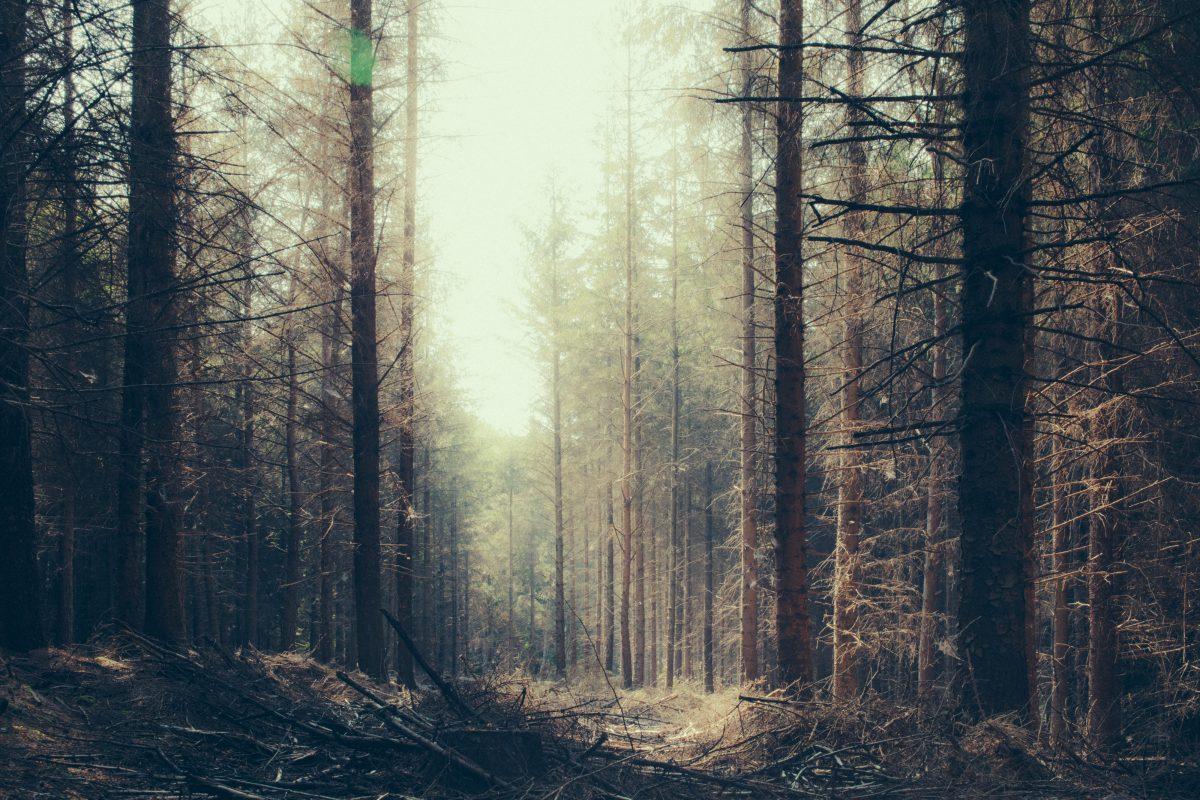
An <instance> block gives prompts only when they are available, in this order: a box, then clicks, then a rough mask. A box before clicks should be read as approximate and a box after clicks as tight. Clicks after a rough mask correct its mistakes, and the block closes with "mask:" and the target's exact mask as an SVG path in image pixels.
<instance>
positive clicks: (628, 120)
mask: <svg viewBox="0 0 1200 800" xmlns="http://www.w3.org/2000/svg"><path fill="white" fill-rule="evenodd" d="M626 57H627V59H628V58H629V55H628V53H627V54H626ZM626 72H627V74H626V86H625V128H626V134H625V331H624V334H625V336H624V338H625V358H624V361H623V362H622V373H623V375H622V379H623V380H622V384H621V411H622V429H621V452H622V456H623V461H622V469H621V534H622V544H621V561H622V567H623V569H622V571H621V686H622V688H624V689H632V688H633V645H632V642H631V641H630V628H629V623H630V614H629V611H630V609H629V603H630V596H629V590H630V583H631V581H632V578H633V575H632V572H633V382H634V379H635V376H634V371H633V370H634V367H633V351H634V337H635V334H634V330H633V324H634V321H633V290H634V287H633V274H634V268H633V88H632V86H631V85H630V81H631V80H632V78H631V77H630V76H629V75H628V65H627V70H626Z"/></svg>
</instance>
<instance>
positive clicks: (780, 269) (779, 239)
mask: <svg viewBox="0 0 1200 800" xmlns="http://www.w3.org/2000/svg"><path fill="white" fill-rule="evenodd" d="M803 29H804V9H803V5H802V2H801V0H783V2H782V3H781V6H780V16H779V43H780V45H781V46H782V48H783V49H781V50H780V52H779V93H780V96H782V97H800V96H802V95H803V78H804V73H803V70H804V66H803V57H802V55H801V50H800V48H799V46H798V45H799V44H800V42H801V41H802V40H803ZM778 119H779V122H778V125H779V128H778V148H777V155H776V177H775V208H776V217H777V219H776V223H775V225H776V227H775V404H776V407H775V515H776V519H775V551H776V555H775V568H776V570H777V576H776V589H775V591H776V607H775V618H776V629H777V631H778V636H779V674H780V678H781V681H782V683H784V684H785V685H798V686H806V685H807V684H809V683H811V682H812V678H813V667H812V640H811V632H810V631H811V622H810V620H809V613H808V533H807V530H806V527H805V508H804V507H805V485H804V482H805V474H806V470H805V408H804V275H803V270H804V260H803V253H802V245H803V231H804V211H803V202H802V200H801V197H800V196H801V194H802V193H803V192H804V172H803V148H802V142H801V120H802V119H803V112H802V109H801V107H800V106H799V105H798V104H796V103H789V102H783V103H780V104H779V108H778ZM706 602H707V601H706Z"/></svg>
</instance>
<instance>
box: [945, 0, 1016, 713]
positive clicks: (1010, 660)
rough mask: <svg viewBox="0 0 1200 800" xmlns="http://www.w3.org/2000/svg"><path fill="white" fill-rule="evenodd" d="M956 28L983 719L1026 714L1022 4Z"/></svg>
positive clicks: (970, 660) (970, 13)
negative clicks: (961, 35)
mask: <svg viewBox="0 0 1200 800" xmlns="http://www.w3.org/2000/svg"><path fill="white" fill-rule="evenodd" d="M964 31H965V37H966V39H965V43H964V45H965V46H964V56H963V80H964V85H963V90H964V98H965V100H964V115H963V153H964V158H965V171H964V184H963V201H962V207H961V212H960V213H961V219H962V229H963V260H964V265H963V283H962V315H963V319H962V331H963V353H964V354H965V355H964V365H963V368H962V389H961V391H962V405H961V412H960V419H961V424H960V427H959V430H960V431H961V435H960V444H961V448H962V472H961V475H960V478H959V499H958V505H959V516H960V518H961V520H962V574H961V599H960V603H959V620H960V624H961V626H962V631H961V635H960V641H961V643H962V651H963V657H964V660H965V663H966V666H967V669H968V670H969V673H968V681H967V686H966V690H965V695H964V697H963V703H964V705H965V706H967V707H973V708H976V709H977V710H978V713H980V714H982V715H984V716H987V715H992V714H999V713H1004V712H1012V711H1016V712H1018V713H1025V712H1026V711H1027V710H1028V708H1029V699H1030V698H1029V684H1028V681H1027V675H1028V673H1027V657H1026V629H1025V621H1026V614H1027V613H1028V611H1029V609H1027V608H1026V597H1025V579H1026V567H1025V560H1026V555H1027V550H1028V544H1027V542H1025V541H1024V540H1023V539H1024V535H1025V533H1026V532H1027V529H1026V526H1025V525H1024V524H1023V522H1022V519H1021V517H1022V511H1023V504H1022V491H1023V488H1024V479H1023V477H1022V472H1023V470H1024V469H1025V464H1026V458H1027V454H1026V453H1025V452H1024V449H1025V437H1024V435H1023V433H1022V428H1023V425H1024V415H1025V382H1024V377H1023V375H1024V366H1025V355H1026V354H1025V322H1026V316H1025V312H1026V302H1027V294H1028V292H1027V289H1026V281H1027V280H1028V279H1027V277H1026V270H1025V267H1024V264H1023V260H1024V258H1025V253H1024V250H1025V230H1024V226H1025V210H1026V204H1027V193H1028V185H1027V183H1026V176H1025V175H1024V167H1025V137H1026V135H1027V131H1026V128H1027V125H1028V102H1029V97H1028V88H1027V87H1028V84H1027V78H1028V71H1029V58H1030V55H1029V4H1028V2H1027V0H1003V2H970V3H967V4H965V6H964Z"/></svg>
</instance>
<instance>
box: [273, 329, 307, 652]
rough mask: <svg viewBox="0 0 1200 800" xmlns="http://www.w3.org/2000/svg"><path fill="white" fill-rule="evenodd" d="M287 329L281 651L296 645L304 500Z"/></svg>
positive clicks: (293, 355)
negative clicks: (284, 523) (284, 567)
mask: <svg viewBox="0 0 1200 800" xmlns="http://www.w3.org/2000/svg"><path fill="white" fill-rule="evenodd" d="M290 327H291V326H290V325H289V330H288V332H287V337H288V340H287V365H288V394H287V419H285V420H284V451H285V457H286V465H285V470H286V472H287V486H288V536H287V556H286V558H287V562H286V575H285V578H284V581H285V582H284V587H283V615H282V618H281V620H280V630H281V639H280V643H279V647H280V649H281V650H291V649H292V647H293V646H294V645H295V644H296V625H297V622H298V616H299V611H300V537H301V535H302V527H301V526H302V523H301V521H300V515H301V514H302V513H303V507H304V502H303V498H302V496H301V493H300V467H299V464H298V458H297V454H296V425H297V420H296V414H297V411H298V409H297V406H298V400H299V386H298V385H297V377H296V345H295V342H293V341H292V335H293V333H292V331H291V330H290Z"/></svg>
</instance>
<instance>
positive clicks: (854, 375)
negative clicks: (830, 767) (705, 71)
mask: <svg viewBox="0 0 1200 800" xmlns="http://www.w3.org/2000/svg"><path fill="white" fill-rule="evenodd" d="M845 25H846V45H847V47H848V49H847V50H846V86H847V93H848V94H849V96H851V97H860V96H862V95H863V71H864V70H865V69H866V65H865V64H864V60H863V53H862V50H861V46H862V31H861V28H862V4H861V3H860V2H859V0H847V2H846V20H845ZM864 118H865V115H864V114H863V112H862V109H861V108H860V107H859V106H858V105H854V104H849V105H847V106H846V130H847V131H849V132H850V133H851V134H853V133H855V132H856V131H858V130H860V129H861V125H862V123H863V122H864ZM846 169H847V172H848V175H847V177H846V183H847V186H848V188H849V200H850V202H852V203H859V204H861V203H865V202H867V176H866V172H867V151H866V148H865V147H864V146H863V143H862V142H861V141H854V142H849V143H848V144H847V145H846ZM863 213H864V212H862V211H858V212H851V213H849V214H847V215H846V217H845V222H844V225H845V228H846V234H845V236H846V238H847V239H859V238H861V237H862V234H863V231H864V230H865V228H866V225H865V220H864V219H863ZM843 257H844V259H845V262H846V303H845V311H844V312H843V323H844V330H843V342H842V376H841V377H842V392H841V394H842V397H841V401H842V409H841V411H842V432H841V433H842V437H841V438H842V445H843V450H842V464H841V470H840V474H839V476H838V508H837V533H836V536H837V544H836V549H835V561H836V570H835V571H836V574H835V577H834V590H833V696H834V698H835V699H837V700H846V699H849V698H851V697H853V696H855V695H857V694H858V691H859V669H860V667H859V654H858V653H859V644H858V642H859V637H858V631H857V628H858V610H859V571H860V568H859V540H860V538H861V536H862V519H863V485H862V472H863V454H862V451H861V450H860V449H858V447H856V446H855V445H856V442H855V439H854V433H855V431H857V430H858V428H859V427H860V422H861V418H862V408H861V404H862V397H861V391H860V389H861V387H860V385H859V378H860V377H861V373H862V367H863V312H862V300H863V298H862V281H863V275H862V272H863V263H862V262H863V260H862V257H861V255H860V254H859V253H858V252H856V251H855V250H854V249H853V248H849V249H848V250H847V251H846V252H845V253H843Z"/></svg>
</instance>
